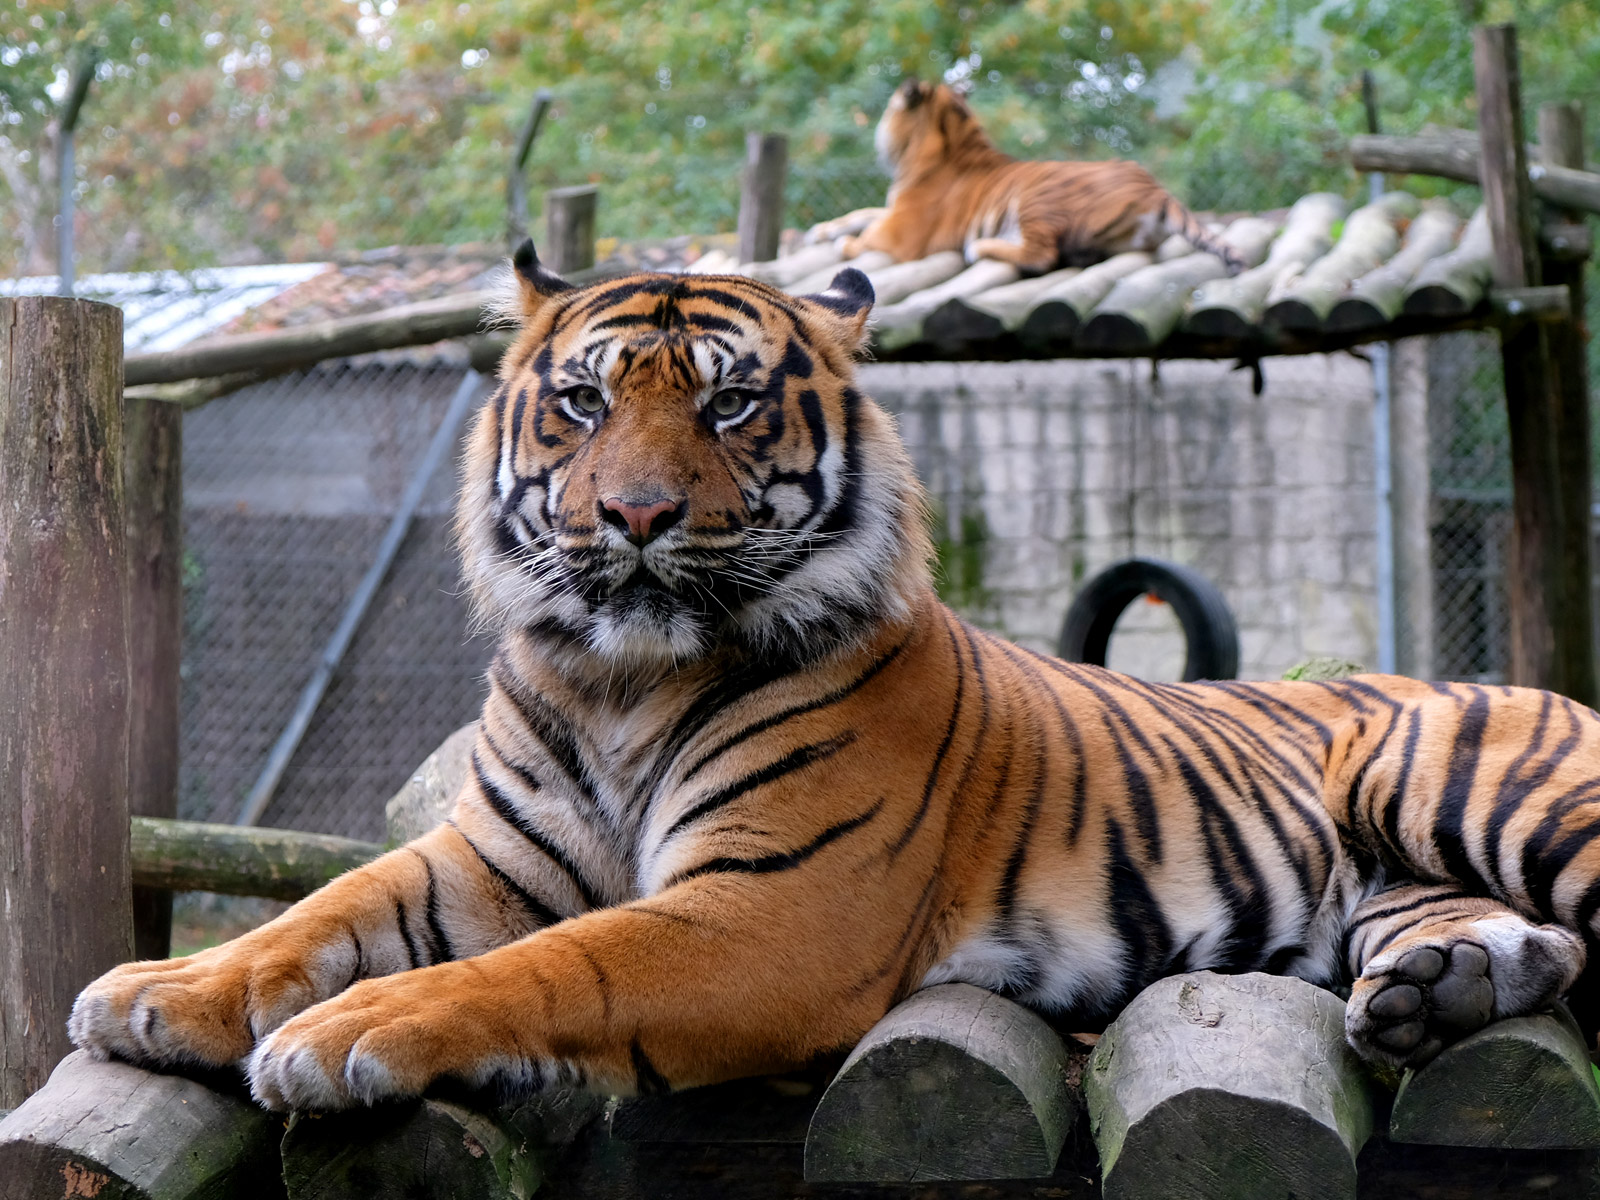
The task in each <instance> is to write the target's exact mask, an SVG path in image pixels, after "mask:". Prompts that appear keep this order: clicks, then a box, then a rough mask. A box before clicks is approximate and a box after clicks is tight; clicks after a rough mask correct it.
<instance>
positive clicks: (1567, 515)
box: [1539, 103, 1600, 708]
mask: <svg viewBox="0 0 1600 1200" xmlns="http://www.w3.org/2000/svg"><path fill="white" fill-rule="evenodd" d="M1539 160H1540V161H1541V162H1542V163H1544V164H1545V165H1546V166H1553V167H1574V168H1577V169H1578V170H1582V169H1583V109H1582V107H1581V106H1580V105H1578V104H1576V103H1568V104H1546V105H1543V106H1542V107H1541V108H1540V109H1539ZM1560 216H1561V217H1562V218H1564V219H1565V220H1567V221H1571V222H1574V223H1576V224H1580V225H1581V224H1582V223H1583V220H1584V214H1583V213H1582V212H1580V211H1578V210H1576V209H1566V210H1562V211H1561V212H1560ZM1587 265H1588V262H1587V255H1556V254H1545V255H1544V257H1543V259H1542V261H1541V262H1540V264H1539V269H1540V271H1541V273H1542V277H1543V280H1544V282H1545V283H1546V284H1565V285H1566V286H1567V291H1568V294H1569V295H1570V297H1571V303H1572V318H1571V320H1567V321H1560V322H1557V323H1555V324H1552V325H1548V326H1546V327H1545V338H1546V339H1547V341H1548V344H1549V347H1550V357H1551V360H1552V363H1553V365H1554V367H1555V372H1556V414H1555V416H1556V420H1555V426H1556V433H1555V442H1556V463H1557V466H1558V468H1559V469H1560V481H1561V487H1560V493H1561V515H1562V521H1563V529H1564V531H1563V534H1562V548H1561V552H1560V554H1561V561H1562V564H1563V568H1564V569H1563V575H1562V578H1563V580H1564V581H1565V584H1566V589H1567V590H1566V593H1565V595H1564V596H1563V597H1562V601H1563V604H1564V611H1565V613H1566V617H1565V620H1564V623H1563V624H1564V629H1563V633H1564V636H1565V639H1566V641H1565V642H1564V643H1558V644H1561V645H1563V653H1564V654H1565V656H1566V661H1565V662H1564V663H1563V666H1564V668H1565V670H1566V672H1567V678H1566V687H1565V688H1564V689H1563V690H1564V691H1565V692H1566V694H1567V695H1569V696H1571V697H1572V698H1573V699H1574V700H1576V701H1578V702H1579V703H1580V704H1587V705H1589V706H1590V707H1591V708H1592V707H1594V706H1595V705H1596V704H1597V703H1600V687H1597V686H1596V680H1595V660H1594V653H1595V647H1594V586H1593V583H1592V580H1591V566H1590V559H1591V557H1592V555H1593V518H1592V517H1591V515H1590V509H1591V505H1592V504H1593V501H1594V497H1593V490H1594V489H1593V485H1592V483H1591V481H1590V476H1589V471H1590V461H1589V363H1588V347H1587V345H1586V343H1587V341H1588V329H1587V328H1586V327H1585V325H1584V312H1585V308H1584V288H1583V277H1584V269H1585V267H1586V266H1587Z"/></svg>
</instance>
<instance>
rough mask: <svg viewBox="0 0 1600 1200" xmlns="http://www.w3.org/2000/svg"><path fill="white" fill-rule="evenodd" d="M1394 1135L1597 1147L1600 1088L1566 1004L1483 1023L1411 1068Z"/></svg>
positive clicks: (1439, 1141) (1495, 1144)
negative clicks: (1555, 1010) (1547, 1011)
mask: <svg viewBox="0 0 1600 1200" xmlns="http://www.w3.org/2000/svg"><path fill="white" fill-rule="evenodd" d="M1389 1139H1390V1140H1391V1141H1395V1142H1422V1143H1426V1144H1431V1145H1443V1146H1483V1147H1491V1148H1495V1149H1511V1150H1553V1149H1563V1148H1566V1149H1588V1150H1592V1149H1597V1148H1600V1088H1597V1086H1596V1083H1595V1076H1594V1070H1593V1069H1592V1068H1591V1067H1590V1065H1589V1056H1588V1053H1587V1051H1586V1050H1585V1048H1584V1043H1583V1035H1582V1034H1581V1033H1579V1032H1578V1028H1577V1025H1576V1024H1575V1023H1574V1022H1573V1021H1572V1018H1571V1017H1570V1016H1568V1015H1567V1014H1566V1013H1565V1011H1564V1010H1562V1011H1560V1012H1559V1013H1556V1014H1539V1015H1537V1016H1530V1017H1513V1018H1511V1019H1510V1020H1505V1021H1496V1022H1494V1023H1492V1024H1490V1025H1487V1026H1485V1027H1484V1028H1482V1029H1480V1030H1479V1031H1478V1032H1476V1033H1474V1034H1472V1035H1471V1036H1470V1037H1467V1038H1464V1039H1463V1040H1461V1041H1459V1042H1457V1043H1456V1044H1455V1045H1454V1046H1451V1047H1449V1048H1448V1049H1446V1050H1445V1051H1444V1053H1442V1054H1440V1055H1439V1057H1438V1058H1436V1059H1434V1060H1433V1061H1432V1062H1431V1063H1429V1064H1428V1065H1427V1066H1425V1067H1423V1068H1422V1069H1421V1070H1420V1071H1410V1072H1407V1073H1406V1077H1405V1078H1404V1079H1403V1080H1402V1081H1401V1084H1400V1090H1399V1092H1398V1093H1396V1095H1395V1101H1394V1111H1393V1113H1392V1114H1391V1115H1390V1118H1389Z"/></svg>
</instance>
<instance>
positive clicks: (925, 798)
mask: <svg viewBox="0 0 1600 1200" xmlns="http://www.w3.org/2000/svg"><path fill="white" fill-rule="evenodd" d="M949 620H950V618H949V617H948V616H947V617H946V618H945V621H946V624H945V632H946V633H947V634H948V635H949V637H950V649H951V651H952V652H953V653H954V655H955V660H956V663H955V665H956V695H955V700H954V701H953V702H952V703H951V705H950V720H949V722H948V723H947V724H946V725H945V729H944V740H943V741H942V742H940V743H939V749H938V752H937V753H935V754H934V756H933V766H932V767H930V768H929V770H928V778H927V780H926V781H925V782H924V783H923V785H922V803H921V804H919V805H917V811H916V813H915V814H913V816H912V818H911V821H910V823H909V824H908V825H907V826H906V828H905V830H904V831H903V832H902V833H901V834H900V836H899V837H898V838H896V839H895V840H894V841H893V842H892V843H891V844H890V845H889V857H890V858H893V857H895V855H897V854H899V853H900V852H901V851H902V850H904V849H905V848H906V845H907V844H908V843H909V842H910V841H911V839H912V838H913V837H915V836H916V832H917V830H918V828H920V827H921V825H922V821H923V818H924V817H926V816H927V815H928V806H929V805H930V804H931V803H932V802H933V789H934V788H935V787H937V786H938V785H939V771H940V769H941V768H942V767H943V766H944V759H945V755H947V754H949V753H950V743H951V742H953V741H955V737H956V722H957V721H958V720H959V719H960V717H961V696H962V693H963V692H964V691H965V690H966V684H967V669H966V667H965V666H964V665H963V663H962V662H961V646H960V643H958V642H957V641H956V635H955V632H954V631H953V630H952V629H951V628H950V627H949ZM972 665H973V668H974V669H975V670H978V671H980V674H981V670H982V669H981V668H980V667H979V666H978V660H977V658H976V657H974V658H973V661H972ZM976 757H977V755H976V747H974V754H973V757H972V759H969V760H968V762H969V765H970V763H971V762H972V761H973V760H975V759H976Z"/></svg>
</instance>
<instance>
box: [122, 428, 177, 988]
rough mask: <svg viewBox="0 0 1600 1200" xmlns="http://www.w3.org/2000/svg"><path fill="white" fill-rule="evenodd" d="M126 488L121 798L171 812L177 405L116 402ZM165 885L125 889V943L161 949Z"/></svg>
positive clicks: (139, 952)
mask: <svg viewBox="0 0 1600 1200" xmlns="http://www.w3.org/2000/svg"><path fill="white" fill-rule="evenodd" d="M123 442H124V453H123V478H124V484H125V486H126V489H127V514H128V515H127V537H128V640H129V649H130V651H131V656H132V669H133V693H132V695H131V697H130V699H129V705H128V707H129V711H130V713H131V716H132V732H131V735H130V737H129V742H128V793H127V794H128V797H129V800H128V807H129V810H130V812H132V813H133V814H134V815H136V816H141V817H176V816H177V815H178V687H179V685H178V667H179V660H180V659H181V657H182V651H183V578H182V576H183V512H182V509H183V410H182V409H181V408H179V407H177V406H176V405H172V404H163V403H161V402H160V401H158V400H138V399H128V400H126V402H125V405H124V408H123ZM171 940H172V893H171V892H168V891H161V890H157V889H151V888H146V887H140V886H138V885H137V884H136V885H134V889H133V952H134V956H135V957H137V958H166V957H167V955H168V954H169V953H170V952H171Z"/></svg>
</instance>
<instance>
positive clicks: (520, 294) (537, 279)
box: [511, 238, 572, 324]
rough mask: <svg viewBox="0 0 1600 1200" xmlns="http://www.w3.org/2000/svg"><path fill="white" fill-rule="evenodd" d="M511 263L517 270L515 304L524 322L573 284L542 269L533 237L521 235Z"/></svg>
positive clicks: (570, 288)
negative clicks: (521, 237)
mask: <svg viewBox="0 0 1600 1200" xmlns="http://www.w3.org/2000/svg"><path fill="white" fill-rule="evenodd" d="M511 265H512V267H513V268H514V269H515V270H516V273H517V301H518V304H517V307H518V310H519V312H518V314H517V315H519V316H520V317H521V318H522V320H523V322H524V324H526V323H527V322H528V321H531V320H532V319H533V315H534V314H535V313H537V312H538V311H539V310H540V309H541V308H543V307H544V306H545V305H546V304H547V303H549V302H550V300H551V299H552V298H554V297H556V296H559V295H560V294H561V293H562V292H570V291H571V290H572V284H570V283H568V282H567V281H566V280H565V279H562V278H561V277H560V276H559V275H554V274H552V273H551V272H549V271H547V270H545V268H544V264H543V263H541V262H540V261H539V255H538V253H537V252H536V251H535V250H534V248H533V239H532V238H524V239H523V242H522V245H520V246H518V247H517V250H516V253H515V254H513V255H512V256H511Z"/></svg>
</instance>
